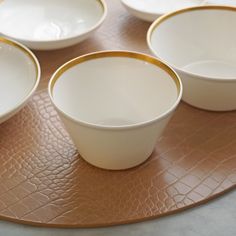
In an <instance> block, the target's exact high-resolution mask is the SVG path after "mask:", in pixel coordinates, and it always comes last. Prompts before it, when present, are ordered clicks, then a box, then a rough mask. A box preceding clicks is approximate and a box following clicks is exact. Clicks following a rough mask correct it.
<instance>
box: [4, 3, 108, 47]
mask: <svg viewBox="0 0 236 236" xmlns="http://www.w3.org/2000/svg"><path fill="white" fill-rule="evenodd" d="M106 13H107V8H106V4H105V2H104V0H40V1H32V0H21V1H19V0H4V1H3V2H2V3H0V33H2V34H3V35H4V36H7V37H10V38H12V39H15V40H18V41H20V42H21V43H23V44H25V45H26V46H28V47H29V48H32V49H38V50H51V49H58V48H64V47H68V46H71V45H74V44H77V43H79V42H81V41H83V40H84V39H86V38H88V37H89V36H90V35H91V34H92V33H93V32H94V31H95V30H96V29H97V28H98V27H99V26H100V25H101V24H102V22H103V21H104V19H105V17H106Z"/></svg>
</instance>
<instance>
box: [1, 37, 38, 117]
mask: <svg viewBox="0 0 236 236" xmlns="http://www.w3.org/2000/svg"><path fill="white" fill-rule="evenodd" d="M0 43H4V44H8V45H10V46H12V47H13V48H14V49H18V50H20V51H21V52H23V53H24V54H25V55H26V56H27V57H28V58H29V59H30V60H31V62H32V63H33V65H34V68H35V83H34V86H33V87H32V88H31V90H30V91H29V92H28V94H27V95H26V96H25V97H24V98H23V99H22V100H20V101H18V102H17V103H16V104H15V106H14V107H13V108H11V109H8V110H6V111H5V112H4V113H2V114H0V119H4V118H5V117H7V116H9V115H11V113H13V112H14V111H15V110H17V109H18V108H20V107H21V106H22V105H23V104H24V103H25V102H26V101H27V100H28V99H29V98H30V97H31V96H32V94H33V93H34V92H35V90H36V89H37V87H38V85H39V81H40V77H41V68H40V64H39V61H38V59H37V58H36V56H35V55H34V54H33V52H32V51H30V50H29V49H28V48H27V47H25V46H24V45H23V44H21V43H19V42H16V41H14V40H12V39H8V38H5V37H0Z"/></svg>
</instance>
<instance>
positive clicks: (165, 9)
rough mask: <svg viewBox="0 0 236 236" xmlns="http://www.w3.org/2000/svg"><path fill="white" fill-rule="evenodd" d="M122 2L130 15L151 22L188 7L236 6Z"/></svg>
mask: <svg viewBox="0 0 236 236" xmlns="http://www.w3.org/2000/svg"><path fill="white" fill-rule="evenodd" d="M121 2H122V3H123V5H124V6H125V8H126V9H127V10H128V11H129V12H130V14H132V15H134V16H136V17H137V18H139V19H141V20H145V21H149V22H153V21H154V20H156V19H157V18H158V17H160V16H162V15H164V14H167V13H170V12H172V11H176V10H180V9H184V8H188V7H195V6H202V5H212V4H224V5H233V6H236V1H235V0H121Z"/></svg>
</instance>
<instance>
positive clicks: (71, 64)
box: [49, 51, 181, 94]
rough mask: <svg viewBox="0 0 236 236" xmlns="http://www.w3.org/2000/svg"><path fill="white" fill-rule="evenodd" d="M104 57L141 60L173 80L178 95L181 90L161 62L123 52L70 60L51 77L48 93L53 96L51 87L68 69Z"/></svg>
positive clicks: (178, 82)
mask: <svg viewBox="0 0 236 236" xmlns="http://www.w3.org/2000/svg"><path fill="white" fill-rule="evenodd" d="M106 57H128V58H134V59H138V60H142V61H145V62H148V63H151V64H153V65H156V66H158V67H159V68H161V69H163V70H164V71H165V72H167V73H168V74H169V75H170V77H171V78H172V79H173V80H174V82H175V84H176V87H177V90H178V94H179V93H180V88H181V84H180V80H179V78H178V76H177V75H176V73H175V72H174V71H173V70H172V69H171V68H170V67H169V66H167V65H166V64H164V63H163V62H161V61H159V60H158V59H155V58H153V57H151V56H148V55H145V54H140V53H135V52H125V51H104V52H97V53H91V54H87V55H84V56H81V57H77V58H75V59H72V60H71V61H69V62H67V63H66V64H64V65H63V66H61V67H60V68H59V69H58V70H57V71H56V72H55V74H54V75H53V76H52V79H51V81H50V84H49V91H50V92H51V94H53V87H54V85H55V83H56V81H57V80H58V79H59V78H60V76H61V75H62V74H63V73H64V72H66V71H67V70H69V69H70V68H72V67H74V66H76V65H78V64H81V63H83V62H86V61H89V60H93V59H98V58H106Z"/></svg>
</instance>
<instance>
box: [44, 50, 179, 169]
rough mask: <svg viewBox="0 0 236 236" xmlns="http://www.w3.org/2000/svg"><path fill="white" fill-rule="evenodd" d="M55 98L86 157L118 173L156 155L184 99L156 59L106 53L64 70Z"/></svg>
mask: <svg viewBox="0 0 236 236" xmlns="http://www.w3.org/2000/svg"><path fill="white" fill-rule="evenodd" d="M49 94H50V97H51V100H52V102H53V104H54V105H55V107H56V109H57V111H58V112H59V115H60V117H61V119H62V121H63V122H64V124H65V127H66V129H67V131H68V132H69V134H70V135H71V137H72V139H73V141H74V143H75V145H76V146H77V148H78V150H79V153H80V154H81V156H82V157H83V158H84V159H85V160H86V161H88V162H89V163H91V164H92V165H94V166H97V167H100V168H104V169H113V170H117V169H127V168H131V167H134V166H136V165H139V164H140V163H142V162H143V161H145V160H146V159H147V158H148V157H149V156H150V155H151V153H152V151H153V149H154V147H155V145H156V141H157V139H158V137H159V136H160V135H161V133H162V131H163V129H164V128H165V126H166V124H167V123H168V121H169V119H170V117H171V115H172V113H173V111H174V110H175V108H176V107H177V105H178V103H179V101H180V99H181V95H182V85H181V81H180V79H179V78H178V76H177V75H176V73H175V72H174V71H173V70H172V69H170V68H169V67H168V66H166V65H165V64H163V63H162V62H160V61H158V60H157V59H155V58H153V57H150V56H147V55H143V54H139V53H134V52H126V51H105V52H98V53H93V54H88V55H85V56H82V57H78V58H76V59H74V60H71V61H69V62H68V63H66V64H65V65H63V66H62V67H61V68H59V69H58V70H57V71H56V72H55V74H54V75H53V76H52V78H51V80H50V83H49Z"/></svg>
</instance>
